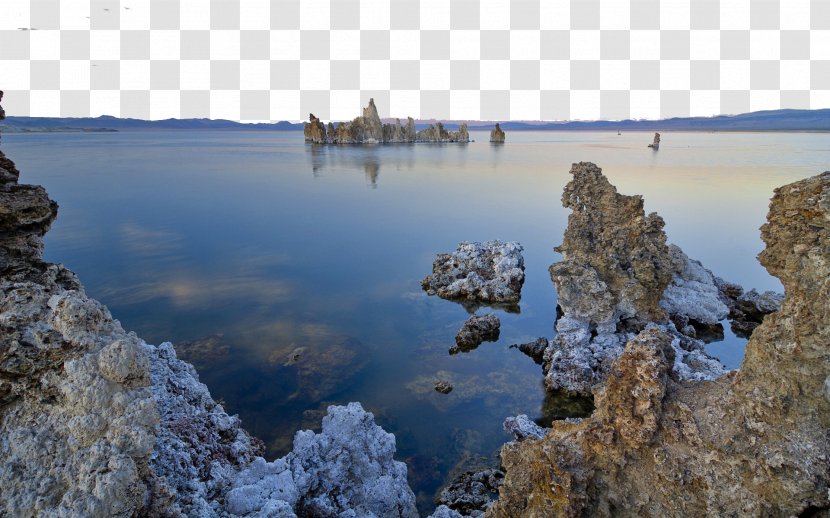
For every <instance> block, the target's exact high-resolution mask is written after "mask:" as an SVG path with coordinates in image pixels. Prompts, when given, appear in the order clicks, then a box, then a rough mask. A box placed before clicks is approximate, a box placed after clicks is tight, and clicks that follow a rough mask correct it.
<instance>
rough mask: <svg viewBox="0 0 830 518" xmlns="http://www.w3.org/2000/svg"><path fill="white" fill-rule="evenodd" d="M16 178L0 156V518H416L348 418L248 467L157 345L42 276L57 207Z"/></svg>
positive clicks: (366, 422) (392, 466) (372, 443)
mask: <svg viewBox="0 0 830 518" xmlns="http://www.w3.org/2000/svg"><path fill="white" fill-rule="evenodd" d="M17 178H18V172H17V170H16V169H15V167H14V164H13V163H12V162H11V161H9V160H8V159H6V158H5V156H3V155H2V154H0V465H1V466H3V469H0V487H2V490H0V515H2V516H123V517H128V516H238V515H249V513H257V514H259V515H268V516H286V517H290V516H295V515H296V514H299V515H301V516H302V515H318V516H319V515H326V516H328V515H343V516H345V515H377V516H387V515H394V516H416V511H415V505H414V495H413V494H412V491H411V490H410V489H409V487H408V485H407V483H406V467H405V466H404V465H403V464H402V463H399V462H395V461H394V460H393V455H394V453H395V440H394V437H393V436H391V435H390V434H386V433H385V432H383V431H382V430H381V429H380V428H379V427H377V426H376V425H375V424H374V418H373V417H372V415H371V414H369V413H366V412H364V411H363V409H362V408H360V406H359V405H357V404H352V405H349V406H348V407H331V408H330V409H329V414H328V416H327V417H326V418H325V420H324V423H323V428H324V430H323V433H322V435H314V434H313V433H312V432H301V433H299V434H298V435H297V436H296V438H295V443H294V450H293V451H292V452H291V453H289V454H288V455H287V456H286V457H283V458H281V459H278V460H276V461H274V462H273V463H266V462H265V460H264V459H262V458H261V457H257V455H258V454H259V452H261V451H262V444H261V443H260V442H259V441H257V440H255V439H253V438H251V437H250V436H249V435H248V434H247V433H246V432H245V431H244V430H243V429H242V428H241V426H240V421H239V419H238V418H236V417H233V416H229V415H227V413H225V411H224V409H223V408H222V406H221V405H219V404H217V403H216V402H215V401H214V400H213V399H212V397H211V396H210V393H209V392H208V390H207V387H205V386H204V385H203V384H201V383H199V381H198V377H197V375H196V371H195V370H194V368H193V366H192V365H190V364H187V363H185V362H183V361H181V360H178V359H177V358H176V353H175V351H174V349H173V347H172V346H171V345H170V344H169V343H165V344H161V345H159V346H153V345H149V344H147V343H145V342H144V341H142V340H141V339H140V338H138V337H137V336H136V335H135V334H133V333H126V332H125V331H124V330H123V329H122V328H121V325H120V324H119V323H118V321H116V320H113V318H112V316H111V315H110V313H109V311H108V310H107V308H106V307H104V306H102V305H101V304H100V303H98V302H97V301H95V300H92V299H90V298H88V297H87V296H86V294H85V293H84V291H83V288H82V287H81V285H80V283H79V282H78V280H77V278H76V277H75V275H74V274H73V273H72V272H70V271H68V270H66V269H65V268H63V267H62V266H60V265H54V264H47V263H45V262H43V260H42V258H41V251H42V249H43V242H42V237H43V235H44V234H45V232H46V231H47V230H48V228H49V225H50V224H51V223H52V221H53V220H54V218H55V215H56V212H57V205H56V204H55V203H54V202H53V201H51V200H50V199H49V198H48V196H47V194H46V192H45V190H44V189H43V188H42V187H33V186H26V185H18V183H17ZM335 452H336V453H337V454H338V455H342V456H344V457H345V458H348V462H346V463H343V462H339V460H338V459H339V458H340V457H337V458H335V455H333V453H335ZM333 495H337V498H334V497H333Z"/></svg>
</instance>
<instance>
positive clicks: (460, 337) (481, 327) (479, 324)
mask: <svg viewBox="0 0 830 518" xmlns="http://www.w3.org/2000/svg"><path fill="white" fill-rule="evenodd" d="M500 327H501V321H499V317H497V316H496V315H494V314H493V313H488V314H486V315H481V316H478V315H473V316H471V317H470V318H468V319H467V321H466V322H464V325H463V326H461V329H459V331H458V334H457V335H455V345H456V347H453V348H452V349H451V350H450V354H455V353H457V352H469V351H472V350H473V349H475V348H476V347H478V346H479V345H481V342H495V341H496V340H498V339H499V329H500Z"/></svg>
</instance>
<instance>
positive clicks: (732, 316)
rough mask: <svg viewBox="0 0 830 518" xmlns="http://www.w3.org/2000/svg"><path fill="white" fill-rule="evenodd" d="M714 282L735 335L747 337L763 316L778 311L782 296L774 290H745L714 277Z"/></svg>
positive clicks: (761, 320)
mask: <svg viewBox="0 0 830 518" xmlns="http://www.w3.org/2000/svg"><path fill="white" fill-rule="evenodd" d="M715 283H716V284H717V286H718V290H719V292H720V298H721V301H722V302H723V303H724V304H725V305H726V306H727V307H728V308H729V321H730V322H729V323H730V327H731V328H732V332H733V333H735V334H736V335H737V336H740V337H744V338H748V337H749V335H751V334H752V331H753V330H754V329H755V328H756V327H758V325H759V324H760V323H761V322H763V320H764V317H765V316H766V315H769V314H770V313H773V312H775V311H778V308H779V307H780V306H781V301H782V300H784V296H783V295H782V294H780V293H776V292H774V291H765V292H763V293H758V292H757V291H756V290H754V289H751V290H749V291H747V292H745V291H744V289H743V288H742V287H740V286H738V285H737V284H733V283H731V282H727V281H724V280H723V279H721V278H719V277H716V278H715Z"/></svg>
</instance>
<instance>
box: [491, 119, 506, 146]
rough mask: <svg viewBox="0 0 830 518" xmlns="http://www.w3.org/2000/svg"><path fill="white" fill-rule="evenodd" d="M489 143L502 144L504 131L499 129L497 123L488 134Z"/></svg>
mask: <svg viewBox="0 0 830 518" xmlns="http://www.w3.org/2000/svg"><path fill="white" fill-rule="evenodd" d="M490 142H495V143H496V144H504V130H503V129H501V126H499V123H498V122H497V123H496V127H495V128H493V130H492V131H491V132H490Z"/></svg>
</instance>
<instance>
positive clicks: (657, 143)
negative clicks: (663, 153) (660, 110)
mask: <svg viewBox="0 0 830 518" xmlns="http://www.w3.org/2000/svg"><path fill="white" fill-rule="evenodd" d="M648 147H650V148H652V149H654V150H655V151H657V150H658V149H660V134H659V133H655V134H654V142H652V143H651V144H649V145H648Z"/></svg>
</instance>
